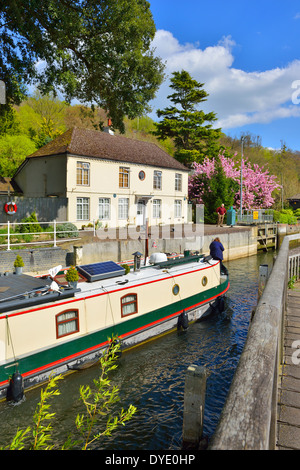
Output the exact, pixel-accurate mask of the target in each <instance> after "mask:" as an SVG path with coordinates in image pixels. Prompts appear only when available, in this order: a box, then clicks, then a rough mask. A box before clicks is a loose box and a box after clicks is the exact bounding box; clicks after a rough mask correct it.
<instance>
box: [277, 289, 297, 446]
mask: <svg viewBox="0 0 300 470" xmlns="http://www.w3.org/2000/svg"><path fill="white" fill-rule="evenodd" d="M294 341H299V343H298V346H297V345H296V344H293V343H294ZM297 347H298V348H300V282H298V283H297V284H295V288H294V289H289V290H288V301H287V312H286V318H285V328H284V357H283V364H282V366H281V370H280V380H279V389H278V422H277V449H278V450H300V349H298V350H297Z"/></svg>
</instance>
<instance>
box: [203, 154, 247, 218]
mask: <svg viewBox="0 0 300 470" xmlns="http://www.w3.org/2000/svg"><path fill="white" fill-rule="evenodd" d="M198 184H200V185H202V184H203V185H204V193H203V196H202V199H203V203H204V221H205V223H207V224H215V223H216V221H217V214H216V210H217V208H218V207H219V206H221V204H224V205H225V207H226V208H227V209H228V208H229V207H231V206H232V205H233V204H234V195H235V193H236V192H237V191H238V188H239V185H238V183H237V182H235V181H234V180H233V179H232V178H227V177H226V175H225V171H224V169H223V167H222V164H221V162H220V159H219V157H217V158H216V164H215V170H214V174H213V175H211V177H210V178H208V176H207V175H206V174H204V173H203V174H199V176H198Z"/></svg>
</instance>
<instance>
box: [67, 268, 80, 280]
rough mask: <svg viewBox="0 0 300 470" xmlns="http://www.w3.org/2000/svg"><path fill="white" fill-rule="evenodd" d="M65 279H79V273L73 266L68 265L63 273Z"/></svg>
mask: <svg viewBox="0 0 300 470" xmlns="http://www.w3.org/2000/svg"><path fill="white" fill-rule="evenodd" d="M65 278H66V281H68V282H76V281H78V279H79V274H78V271H77V269H76V268H75V266H70V267H69V269H68V270H67V272H66V274H65Z"/></svg>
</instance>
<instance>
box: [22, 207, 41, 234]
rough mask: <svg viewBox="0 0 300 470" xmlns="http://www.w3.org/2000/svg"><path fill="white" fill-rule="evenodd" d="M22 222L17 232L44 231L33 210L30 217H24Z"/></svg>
mask: <svg viewBox="0 0 300 470" xmlns="http://www.w3.org/2000/svg"><path fill="white" fill-rule="evenodd" d="M21 222H22V224H20V225H17V228H16V232H18V233H32V232H41V231H42V227H41V226H40V224H39V223H38V220H37V217H36V214H35V212H32V214H31V215H30V217H24V219H22V220H21ZM26 222H28V223H26Z"/></svg>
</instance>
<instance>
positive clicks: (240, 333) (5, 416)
mask: <svg viewBox="0 0 300 470" xmlns="http://www.w3.org/2000/svg"><path fill="white" fill-rule="evenodd" d="M260 264H268V265H269V268H270V269H271V267H272V264H273V252H270V253H263V254H260V255H258V256H253V257H250V258H244V259H240V260H235V261H230V262H228V263H227V264H226V265H227V267H228V269H229V273H230V283H231V286H230V290H229V293H228V297H227V299H226V309H225V311H224V312H223V313H222V314H220V315H213V316H212V317H211V318H209V319H208V320H206V321H203V322H200V323H195V324H193V325H192V326H190V327H189V329H188V330H187V331H186V332H179V333H177V332H175V333H172V334H169V335H166V336H164V337H161V338H159V339H158V340H156V341H152V342H149V343H147V344H145V345H143V346H140V347H138V348H135V349H133V350H131V351H129V352H127V353H125V354H123V356H122V357H121V359H120V360H119V366H118V368H117V370H116V371H114V373H113V376H112V379H113V382H114V384H115V385H116V386H117V387H119V389H120V405H119V407H123V408H126V407H128V406H129V404H130V403H132V404H133V405H135V406H136V407H137V409H138V411H137V413H136V414H135V415H134V417H133V419H132V420H131V421H130V422H128V423H127V424H126V426H125V427H123V426H122V427H121V428H119V429H118V430H117V432H116V433H114V434H113V436H112V437H111V438H107V439H105V440H104V441H101V442H100V443H99V442H98V443H97V444H96V445H95V448H97V449H119V450H135V449H142V450H143V449H145V450H165V449H173V450H174V449H180V447H181V443H182V419H183V399H184V381H185V373H186V369H187V367H188V366H189V365H190V364H196V365H202V366H205V367H206V369H207V373H208V374H207V375H208V378H207V394H206V404H205V416H204V434H205V435H206V436H208V437H209V438H210V437H211V436H212V434H213V432H214V430H215V427H216V425H217V423H218V419H219V416H220V412H221V410H222V407H223V405H224V402H225V399H226V396H227V393H228V390H229V386H230V383H231V381H232V378H233V375H234V371H235V369H236V366H237V364H238V360H239V357H240V354H241V352H242V349H243V346H244V343H245V340H246V336H247V331H248V326H249V321H250V317H251V312H252V309H253V308H254V307H255V305H256V302H257V291H258V273H259V266H260ZM97 375H98V367H97V366H95V367H93V368H91V369H88V370H83V371H80V372H76V373H74V374H72V375H70V376H68V377H67V378H65V379H64V380H63V381H61V383H60V386H59V388H60V390H61V395H60V397H58V398H56V399H55V401H54V402H53V411H54V412H56V414H57V418H56V421H55V424H54V429H55V435H56V438H57V441H58V442H59V441H60V440H61V439H62V440H64V439H66V437H67V435H68V434H69V433H70V432H72V430H73V429H74V420H75V417H76V415H77V413H79V412H80V411H81V404H80V402H79V393H78V389H79V386H80V385H82V384H87V383H89V384H92V381H93V378H95V377H97ZM39 397H40V390H39V389H36V390H33V391H31V392H27V393H26V400H25V402H23V403H21V404H20V405H18V406H11V405H9V404H8V403H5V402H4V403H1V404H0V419H1V423H2V424H1V429H0V443H1V445H4V444H5V443H6V442H8V439H9V437H10V436H13V435H14V434H15V432H16V429H17V428H18V427H19V428H25V427H27V426H28V425H30V424H31V423H32V416H33V412H34V409H35V406H36V404H37V403H38V401H39ZM8 422H9V426H8V425H7V424H5V423H8Z"/></svg>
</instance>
